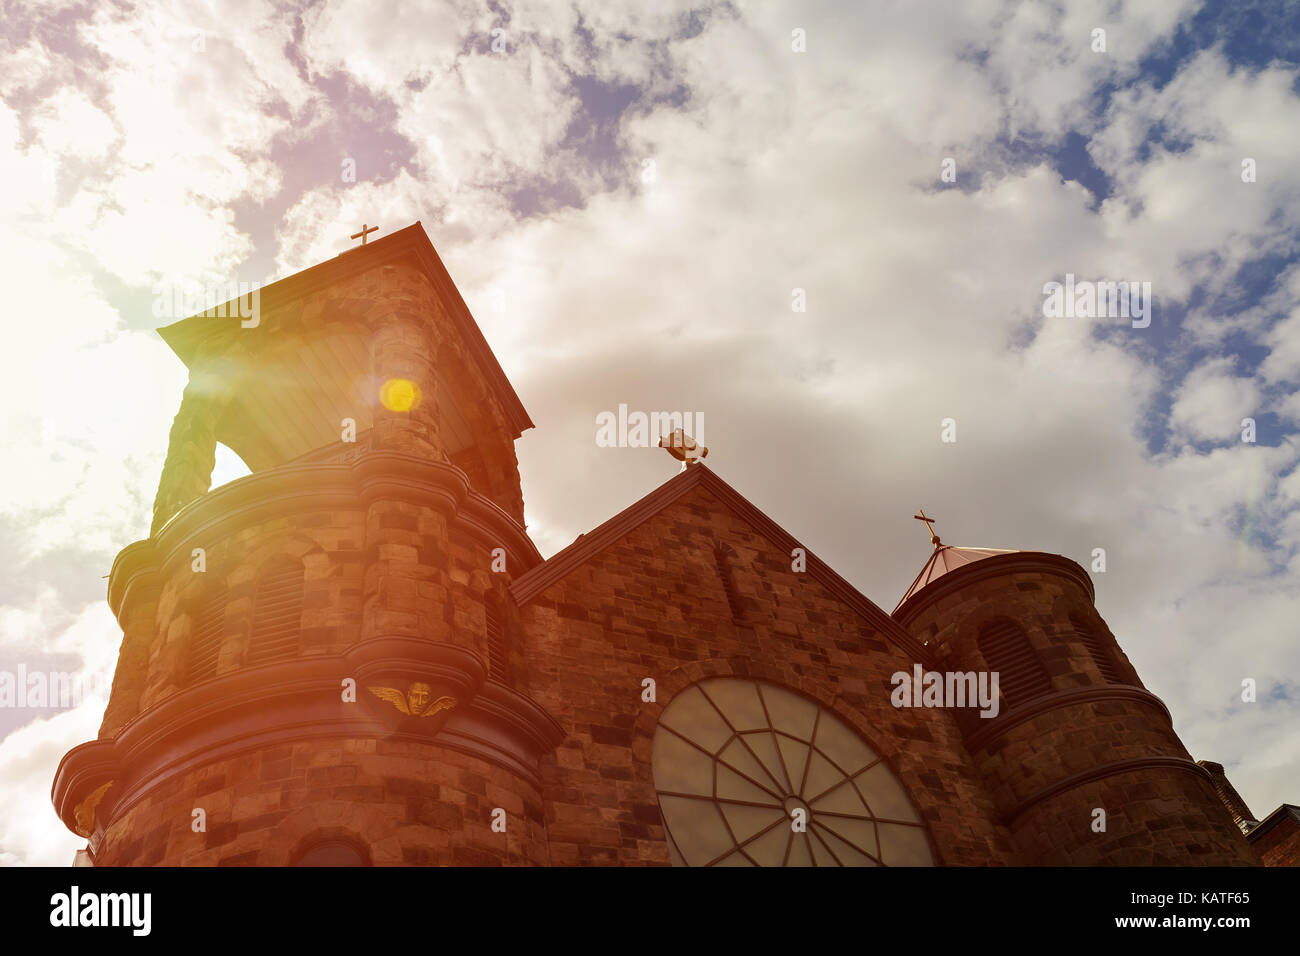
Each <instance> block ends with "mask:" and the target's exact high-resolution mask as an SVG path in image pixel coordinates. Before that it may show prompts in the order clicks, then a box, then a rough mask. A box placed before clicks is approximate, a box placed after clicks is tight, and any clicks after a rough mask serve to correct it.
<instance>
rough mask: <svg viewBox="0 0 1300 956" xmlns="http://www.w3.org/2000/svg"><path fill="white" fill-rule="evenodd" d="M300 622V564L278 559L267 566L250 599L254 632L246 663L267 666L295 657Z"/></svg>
mask: <svg viewBox="0 0 1300 956" xmlns="http://www.w3.org/2000/svg"><path fill="white" fill-rule="evenodd" d="M301 623H302V565H301V564H299V563H298V562H297V561H288V560H278V561H272V562H271V563H269V564H267V565H266V566H265V567H264V568H263V569H262V573H261V574H260V575H259V576H258V579H257V590H256V592H255V593H254V596H253V633H252V636H251V637H250V638H249V642H248V663H249V665H250V666H254V665H257V664H270V663H272V662H274V661H284V660H290V659H292V658H294V657H297V656H298V631H299V626H300V625H301Z"/></svg>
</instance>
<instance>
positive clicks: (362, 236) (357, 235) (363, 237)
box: [348, 222, 379, 246]
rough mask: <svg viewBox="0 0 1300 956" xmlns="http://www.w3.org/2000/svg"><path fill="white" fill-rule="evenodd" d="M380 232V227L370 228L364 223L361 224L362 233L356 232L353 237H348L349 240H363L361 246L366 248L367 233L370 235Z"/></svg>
mask: <svg viewBox="0 0 1300 956" xmlns="http://www.w3.org/2000/svg"><path fill="white" fill-rule="evenodd" d="M378 231H379V227H378V226H368V225H367V224H366V223H364V222H363V223H362V224H361V231H360V232H354V233H353V234H352V235H350V236H348V238H349V239H360V240H361V244H362V245H363V246H364V245H365V244H366V233H370V232H378Z"/></svg>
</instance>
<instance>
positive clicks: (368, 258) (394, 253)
mask: <svg viewBox="0 0 1300 956" xmlns="http://www.w3.org/2000/svg"><path fill="white" fill-rule="evenodd" d="M398 260H406V261H409V262H413V263H414V264H415V266H416V268H418V269H419V270H420V271H422V272H423V273H424V274H425V275H426V276H427V277H428V279H429V282H430V284H431V285H432V287H433V290H434V293H435V294H436V296H437V298H438V300H439V301H440V302H441V304H442V306H443V307H444V308H445V309H446V312H447V315H448V316H449V317H450V319H451V324H452V326H453V327H454V328H455V329H456V330H457V332H458V333H459V335H460V338H461V341H463V342H464V344H465V349H466V352H467V353H468V354H469V356H470V357H471V359H472V360H473V361H474V364H475V365H476V366H477V367H478V368H479V370H480V372H481V374H482V376H483V379H484V380H485V381H486V383H487V387H488V389H489V390H490V392H491V394H492V395H494V396H495V397H496V399H497V401H498V402H499V403H500V406H501V409H502V412H503V413H504V415H505V423H504V424H505V426H506V427H507V429H508V430H509V431H510V433H511V437H512V438H518V437H519V435H520V434H521V433H522V432H523V431H524V430H525V429H528V428H532V427H533V422H532V420H531V419H530V418H529V417H528V412H527V411H526V410H525V409H524V406H523V403H522V402H521V401H520V400H519V396H518V395H517V394H516V393H515V390H514V387H513V386H512V385H511V384H510V381H509V379H507V378H506V374H505V372H504V371H503V370H502V368H501V366H500V364H499V363H498V362H497V359H496V356H495V355H493V353H492V349H491V348H490V347H489V346H488V343H487V340H486V339H485V338H484V337H483V332H482V330H480V329H479V327H478V323H477V322H475V321H474V317H473V316H472V315H471V314H470V311H469V307H468V306H466V305H465V300H464V299H463V298H461V294H460V292H459V290H457V288H456V284H455V283H454V282H452V279H451V276H450V275H449V274H448V272H447V268H446V266H444V265H443V263H442V259H441V258H439V256H438V253H437V251H436V250H435V249H434V248H433V243H431V242H430V241H429V237H428V235H427V234H426V233H425V231H424V227H423V225H421V224H420V223H419V222H415V223H413V224H411V225H410V226H407V227H406V228H404V229H399V230H397V231H396V232H392V233H389V234H388V235H386V236H384V237H383V238H381V239H376V240H374V241H373V242H368V243H366V244H365V245H364V246H357V247H354V248H352V249H348V250H345V251H344V252H342V253H340V254H339V255H338V256H336V257H334V258H333V259H327V260H326V261H324V262H321V263H319V264H317V265H314V266H311V267H310V268H308V269H304V270H303V271H301V272H296V273H294V274H293V275H291V276H287V277H286V278H283V279H279V280H277V281H276V282H272V283H271V284H270V285H267V286H265V287H264V288H261V289H259V290H258V295H259V297H260V307H261V312H262V314H263V315H267V314H270V313H274V312H276V311H277V310H283V309H288V308H290V307H291V306H294V305H295V304H296V303H298V302H299V300H302V299H304V298H306V297H307V296H309V295H311V294H312V293H315V292H318V291H320V290H324V289H328V288H330V287H333V286H341V285H342V284H343V283H344V282H345V281H346V280H348V279H350V278H352V277H353V276H356V275H359V274H361V273H363V272H367V271H369V270H372V269H375V268H378V267H379V266H382V265H386V264H388V263H390V262H396V261H398ZM237 303H238V300H237V299H232V300H230V301H229V302H225V303H222V304H221V305H220V306H219V307H218V308H217V309H216V310H210V311H209V313H208V314H204V313H199V314H196V315H192V316H190V317H189V318H186V319H182V320H180V321H179V322H174V323H172V324H171V325H168V326H164V327H163V328H160V329H158V334H159V335H161V336H162V338H163V341H165V342H166V343H167V344H168V345H169V346H171V349H172V351H173V352H175V353H176V355H177V356H178V357H179V358H180V359H181V361H182V362H184V363H185V365H186V366H187V367H189V368H190V369H191V370H193V369H194V368H195V365H196V363H200V362H202V361H203V360H204V359H207V358H215V359H217V362H216V364H215V365H214V366H213V367H212V368H210V369H209V370H208V372H207V375H208V376H210V378H211V381H209V382H208V383H207V387H208V388H212V389H232V390H235V391H237V392H238V394H237V395H236V404H237V405H240V408H239V409H236V410H235V412H234V413H232V415H231V416H230V420H228V421H225V422H222V423H221V428H220V429H219V431H225V432H231V433H237V435H235V436H234V437H233V438H232V437H227V435H225V434H219V435H218V440H219V441H222V442H224V443H225V444H227V445H229V446H230V447H231V448H234V450H235V451H236V452H237V453H238V454H239V455H240V456H241V457H242V458H243V459H244V461H245V462H246V463H247V464H248V465H249V467H250V468H252V469H253V470H254V471H257V470H259V469H260V468H266V467H271V466H273V465H277V464H281V463H283V462H284V461H288V460H292V459H293V458H296V457H298V456H300V455H302V454H304V453H305V452H308V451H310V450H312V449H313V448H315V447H319V446H320V445H321V444H324V443H325V442H327V441H330V440H334V439H337V437H338V436H337V435H336V434H334V433H335V432H336V431H337V426H336V423H337V422H338V420H339V418H340V417H341V416H344V415H351V416H353V417H355V416H356V414H357V413H358V412H360V413H362V414H364V413H365V412H366V409H364V408H359V409H355V410H354V406H356V405H357V402H356V396H355V395H354V394H353V390H354V388H355V378H356V375H357V374H358V370H359V369H364V368H366V367H367V366H368V363H369V353H368V348H367V343H366V341H365V340H364V338H363V337H360V336H353V337H352V338H348V337H346V336H342V335H337V334H334V335H331V336H329V337H328V339H327V338H326V336H325V334H324V330H321V331H322V335H321V336H320V338H321V341H319V342H316V341H313V342H309V343H304V344H303V345H302V347H301V349H298V350H296V351H293V352H292V354H290V355H288V356H277V355H270V356H268V355H267V354H266V352H267V350H265V349H263V348H258V349H255V350H252V351H251V352H249V353H248V354H240V353H239V352H237V351H234V350H232V346H234V345H236V344H237V343H240V342H242V341H243V340H242V339H241V326H240V322H241V320H240V318H239V317H238V306H237ZM364 304H365V303H360V305H364ZM212 311H215V312H216V316H215V317H214V316H213V315H212V314H211V313H212ZM329 318H330V320H331V321H333V320H335V319H338V318H340V316H330V317H329ZM250 328H254V326H250ZM243 334H247V333H243ZM281 344H284V343H281ZM246 351H247V350H246ZM261 361H265V362H267V363H270V364H269V365H268V367H266V368H261V369H260V374H259V375H258V376H257V378H258V379H259V380H260V381H261V383H262V386H260V388H261V391H262V392H265V393H266V394H264V395H263V394H260V393H259V391H258V389H259V386H257V385H256V384H255V385H254V387H249V386H248V385H247V384H246V383H244V380H245V379H247V373H248V370H249V366H250V363H256V362H261ZM294 403H298V404H297V405H295V404H294ZM244 405H247V406H248V407H247V408H243V406H244ZM298 406H300V407H298ZM450 417H454V416H450ZM235 418H239V419H240V422H239V426H240V427H236V424H235V422H234V419H235ZM313 423H314V424H315V426H316V429H315V431H313V430H312V427H311V426H312V424H313ZM368 424H369V423H368V421H367V422H362V421H361V420H360V419H358V426H359V430H362V429H363V428H364V427H368ZM455 424H456V423H455V422H454V421H453V422H451V423H450V425H451V426H454V425H455ZM237 446H238V447H237Z"/></svg>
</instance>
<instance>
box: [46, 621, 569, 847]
mask: <svg viewBox="0 0 1300 956" xmlns="http://www.w3.org/2000/svg"><path fill="white" fill-rule="evenodd" d="M485 676H486V675H485V673H484V670H483V665H482V662H481V661H480V660H479V658H478V657H477V656H476V655H474V654H473V653H471V652H469V651H467V650H465V649H463V648H460V647H456V646H453V645H449V644H442V643H436V642H432V641H426V640H422V639H420V638H412V637H385V638H376V639H373V640H369V641H365V642H363V643H361V644H357V645H355V646H354V647H351V648H349V649H348V650H347V651H346V652H345V653H343V654H329V655H318V656H311V657H300V658H295V659H294V660H290V661H283V662H280V663H277V664H268V665H264V666H261V667H245V668H240V669H238V670H235V671H230V672H228V673H226V674H222V675H219V676H218V677H215V678H213V679H211V680H207V681H203V682H202V683H200V684H197V685H195V686H193V687H190V688H186V689H185V690H183V691H181V692H179V693H177V694H173V695H172V696H170V697H168V698H166V699H164V700H162V701H160V702H159V703H158V704H157V705H155V706H154V707H151V708H150V709H148V710H147V711H145V712H144V713H142V714H140V715H138V716H137V717H135V718H134V719H132V720H131V721H129V722H128V723H127V724H126V725H125V726H124V727H123V728H122V729H121V730H120V731H118V733H117V734H115V735H114V736H113V737H111V738H104V739H100V740H95V741H91V742H89V743H85V744H82V745H80V746H78V747H75V748H73V749H72V750H70V751H69V752H68V753H67V754H66V755H65V756H64V758H63V760H62V761H61V762H60V763H59V767H58V770H57V772H56V774H55V778H54V786H53V789H52V791H51V799H52V800H53V803H54V807H55V810H56V811H57V812H58V814H59V817H60V818H61V819H62V820H63V821H64V823H65V824H66V825H67V826H68V827H69V829H74V825H75V819H74V814H75V810H76V807H77V806H78V805H79V804H80V803H81V802H82V801H83V800H85V798H86V797H87V795H89V794H90V793H92V792H93V791H94V790H95V789H96V788H98V787H100V786H102V785H103V784H105V783H107V782H109V781H110V780H111V781H114V783H115V786H114V787H113V788H112V789H111V790H110V791H109V794H108V796H107V798H106V799H105V801H104V804H103V805H102V812H103V814H104V815H105V816H107V817H110V818H111V817H116V816H118V815H120V814H121V813H123V812H125V811H126V810H128V809H130V807H131V806H132V805H134V804H135V803H136V802H138V801H139V800H140V799H142V798H144V797H145V796H146V795H147V794H148V793H150V792H151V791H152V790H153V789H154V788H156V787H158V786H162V785H163V784H165V783H166V782H167V781H168V780H170V779H174V777H175V775H177V774H180V773H185V772H187V771H188V770H190V769H192V768H195V767H198V766H200V765H202V764H204V763H207V762H210V761H212V760H216V759H222V758H227V757H231V756H234V755H236V754H240V753H245V752H249V751H253V750H258V749H261V748H265V747H268V746H276V745H279V744H284V743H290V742H293V741H299V740H309V739H316V738H339V737H343V738H346V737H354V738H375V737H380V738H383V739H386V740H409V741H413V742H420V743H425V744H431V745H433V746H439V747H448V748H451V749H453V750H458V751H460V752H463V753H468V754H472V755H474V756H476V757H479V758H482V759H484V760H488V761H490V762H492V763H495V764H497V765H499V766H503V767H506V768H507V769H509V770H511V771H512V772H514V773H516V774H518V775H520V776H521V777H523V778H524V779H526V780H528V781H529V783H531V784H532V785H533V786H540V776H539V774H540V770H539V767H538V760H539V758H540V756H541V755H542V754H543V753H546V752H548V751H550V750H552V749H554V748H555V747H556V746H557V745H558V744H559V743H560V741H562V740H563V739H564V730H563V728H562V727H561V726H560V725H559V724H558V723H557V722H556V721H555V720H554V719H553V718H552V717H551V716H550V715H549V714H548V713H547V712H546V711H545V709H544V708H542V707H541V706H540V705H539V704H538V703H537V702H535V701H533V700H532V699H531V698H529V697H527V696H525V695H523V694H521V693H519V692H518V691H515V690H513V689H511V688H509V687H506V686H505V685H503V684H498V683H495V682H492V681H487V680H486V679H485ZM344 678H354V679H355V680H356V684H357V695H358V702H356V703H345V702H343V701H342V699H341V689H342V681H343V680H344ZM398 679H420V680H425V681H427V682H429V683H430V684H432V685H434V686H436V687H437V688H438V689H439V692H446V693H449V694H451V695H452V696H454V697H456V698H457V700H458V705H457V706H456V707H455V708H454V709H453V710H452V712H451V714H450V716H449V717H448V718H447V720H446V722H445V723H444V724H442V725H441V726H440V728H438V729H437V730H436V732H432V733H419V732H412V731H410V730H404V729H401V728H400V727H399V728H398V729H396V730H394V729H393V728H392V727H391V726H390V725H389V724H387V723H385V722H384V720H382V719H381V718H380V717H378V716H376V710H375V705H371V704H370V703H369V698H368V697H367V696H366V695H367V690H366V688H367V687H368V686H370V685H371V684H373V683H374V682H376V681H378V682H383V681H385V680H398ZM382 706H388V705H386V704H385V705H382ZM74 832H75V830H74Z"/></svg>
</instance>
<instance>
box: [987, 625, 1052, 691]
mask: <svg viewBox="0 0 1300 956" xmlns="http://www.w3.org/2000/svg"><path fill="white" fill-rule="evenodd" d="M979 648H980V653H981V654H983V655H984V660H985V662H986V663H987V664H988V666H989V670H992V671H997V674H998V687H999V689H1000V690H1001V692H1002V699H1003V701H1004V702H1005V706H1006V707H1007V708H1010V707H1018V706H1020V705H1021V704H1023V703H1025V702H1026V701H1030V700H1033V699H1034V698H1035V697H1041V696H1042V695H1044V694H1048V693H1051V690H1052V682H1051V680H1050V679H1049V678H1048V676H1047V671H1046V670H1044V669H1043V663H1042V661H1040V660H1039V659H1038V652H1037V651H1036V650H1035V649H1034V646H1033V645H1032V644H1030V643H1029V635H1028V634H1026V633H1025V631H1024V628H1022V627H1021V626H1020V625H1019V624H1016V623H1015V622H1014V621H1009V620H1007V619H1006V618H1001V619H999V620H996V621H990V622H989V623H987V624H985V625H984V626H983V627H982V628H980V636H979Z"/></svg>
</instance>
